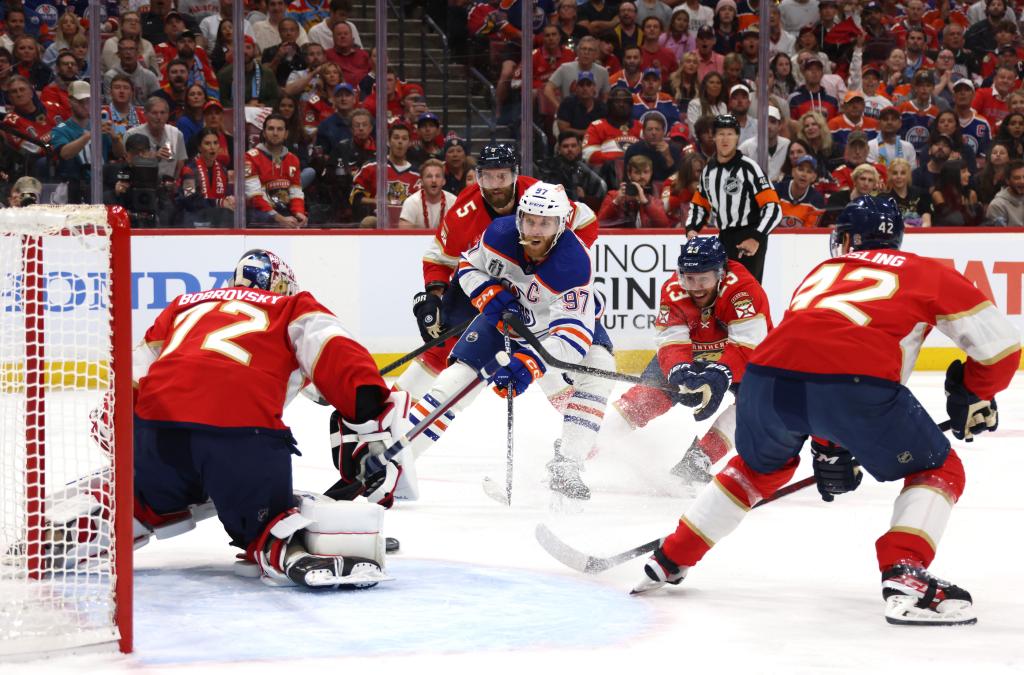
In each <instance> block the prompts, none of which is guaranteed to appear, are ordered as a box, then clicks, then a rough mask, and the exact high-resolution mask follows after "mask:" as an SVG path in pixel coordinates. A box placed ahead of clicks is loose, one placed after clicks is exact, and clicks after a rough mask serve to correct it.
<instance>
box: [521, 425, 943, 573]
mask: <svg viewBox="0 0 1024 675" xmlns="http://www.w3.org/2000/svg"><path fill="white" fill-rule="evenodd" d="M938 426H939V430H941V431H949V427H950V421H949V420H946V421H945V422H941V423H940V424H939V425H938ZM814 483H815V479H814V476H807V477H806V478H801V479H800V480H798V481H794V482H792V483H790V484H789V485H786V486H785V487H781V488H779V489H778V490H776V491H775V492H774V493H773V494H772V495H771V496H769V497H766V498H764V499H762V500H761V501H759V502H758V503H756V504H754V505H753V506H752V507H750V508H752V509H756V508H758V507H761V506H764V505H765V504H768V503H769V502H773V501H775V500H776V499H781V498H782V497H785V496H787V495H791V494H793V493H794V492H797V491H799V490H803V489H804V488H805V487H809V486H811V485H814ZM534 536H535V537H536V539H537V543H539V544H540V545H541V548H543V549H544V550H545V551H547V552H548V554H549V555H550V556H551V557H552V558H554V559H555V560H557V561H558V562H560V563H562V564H563V565H565V566H566V567H570V568H572V569H574V570H576V571H577V572H583V573H585V574H598V573H600V572H604V571H605V570H607V569H610V568H612V567H615V566H617V565H621V564H622V563H624V562H629V561H630V560H632V559H633V558H639V557H640V556H642V555H644V554H645V553H651V552H653V551H654V549H656V548H658V546H660V545H661V539H660V538H658V539H654V540H652V541H649V542H647V543H646V544H641V545H640V546H635V547H633V548H631V549H629V550H628V551H623V552H622V553H619V554H617V555H613V556H610V557H608V558H601V557H598V556H593V555H588V554H586V553H583V552H582V551H578V550H576V549H574V548H573V547H572V546H569V544H567V543H565V542H564V541H562V540H561V539H559V538H558V536H557V535H556V534H555V533H554V532H552V531H551V528H549V527H548V526H547V525H545V524H544V523H538V524H537V527H536V529H535V530H534Z"/></svg>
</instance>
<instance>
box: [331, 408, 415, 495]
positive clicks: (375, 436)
mask: <svg viewBox="0 0 1024 675" xmlns="http://www.w3.org/2000/svg"><path fill="white" fill-rule="evenodd" d="M409 405H410V398H409V394H408V393H406V392H404V391H393V392H391V395H390V396H388V398H387V400H386V401H385V402H384V409H383V410H382V411H381V413H380V414H379V415H377V416H376V417H375V418H373V419H370V420H367V421H365V422H350V421H349V420H346V419H344V418H342V417H341V416H340V415H339V414H338V412H337V411H335V412H334V414H333V415H332V416H331V445H332V448H334V449H335V451H334V465H335V466H336V467H337V468H338V470H339V471H340V472H341V478H342V479H343V480H344V481H346V482H349V483H351V484H353V485H358V484H362V485H363V486H365V489H363V490H361V491H355V492H354V493H353V495H352V498H353V499H354V498H355V497H356V496H358V495H359V494H365V496H366V499H367V500H369V501H371V502H374V503H376V504H380V505H381V506H383V507H384V508H386V509H387V508H391V505H392V504H394V500H395V487H396V485H397V484H398V478H399V476H401V474H402V467H401V465H399V464H398V463H397V462H395V461H394V460H391V461H389V462H388V463H387V464H386V465H385V467H384V469H383V470H382V471H377V472H376V473H373V474H371V475H366V473H367V472H366V460H367V459H368V458H370V457H372V456H379V455H382V454H384V451H386V450H387V449H388V448H389V447H391V446H392V445H394V443H395V441H396V440H397V439H398V437H400V436H401V433H400V432H399V431H397V430H396V424H402V423H403V422H404V420H405V418H406V417H407V416H408V415H409Z"/></svg>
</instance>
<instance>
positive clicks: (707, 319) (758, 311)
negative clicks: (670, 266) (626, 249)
mask: <svg viewBox="0 0 1024 675" xmlns="http://www.w3.org/2000/svg"><path fill="white" fill-rule="evenodd" d="M654 327H655V330H657V335H656V336H655V338H654V342H655V344H656V345H657V348H658V363H659V364H660V365H661V369H662V371H664V372H665V374H666V375H667V374H668V371H669V370H671V369H672V366H675V365H676V364H678V363H691V362H693V361H718V362H719V363H724V364H725V365H727V366H729V370H731V371H732V378H733V381H734V382H739V381H740V380H742V379H743V373H744V372H745V371H746V369H747V362H748V361H749V360H750V355H751V354H752V353H753V351H754V349H755V348H756V347H757V346H758V345H759V344H761V341H762V340H764V339H765V336H766V335H768V331H770V330H771V328H772V315H771V311H770V310H769V307H768V295H767V294H766V293H765V292H764V289H763V288H761V284H759V283H757V280H756V279H754V277H753V276H751V274H750V272H748V271H747V270H746V268H745V267H743V265H741V264H739V263H738V262H736V261H734V260H730V261H728V262H727V263H726V268H725V277H724V278H723V279H722V282H721V284H719V287H718V298H717V299H716V300H715V302H714V304H712V305H711V306H710V307H705V308H703V309H702V308H700V307H698V306H697V305H696V303H694V302H693V300H691V299H690V296H689V294H687V292H686V291H685V290H683V287H682V286H681V285H680V284H679V274H678V273H673V274H672V276H671V277H670V278H669V280H668V281H666V282H665V284H664V285H663V286H662V287H661V308H660V309H659V310H658V319H657V321H656V322H655V324H654Z"/></svg>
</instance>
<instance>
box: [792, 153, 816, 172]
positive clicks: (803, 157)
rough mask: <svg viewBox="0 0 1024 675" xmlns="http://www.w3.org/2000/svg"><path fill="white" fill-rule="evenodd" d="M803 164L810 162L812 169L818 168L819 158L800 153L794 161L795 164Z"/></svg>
mask: <svg viewBox="0 0 1024 675" xmlns="http://www.w3.org/2000/svg"><path fill="white" fill-rule="evenodd" d="M801 164H810V165H811V168H812V169H814V170H815V171H817V170H818V160H816V159H814V158H813V157H811V156H810V155H800V156H799V157H797V158H796V161H795V162H793V166H800V165H801Z"/></svg>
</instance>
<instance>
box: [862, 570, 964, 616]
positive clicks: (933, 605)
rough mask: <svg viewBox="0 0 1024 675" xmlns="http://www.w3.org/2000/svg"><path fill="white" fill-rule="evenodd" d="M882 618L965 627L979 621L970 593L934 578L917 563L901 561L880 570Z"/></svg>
mask: <svg viewBox="0 0 1024 675" xmlns="http://www.w3.org/2000/svg"><path fill="white" fill-rule="evenodd" d="M882 597H883V598H885V620H886V621H888V622H889V623H891V624H896V625H900V626H964V625H969V624H974V623H977V622H978V617H977V616H976V615H975V614H974V607H973V605H972V603H971V594H970V593H968V592H967V591H965V590H964V589H962V588H960V587H959V586H954V585H953V584H951V583H949V582H948V581H943V580H942V579H939V578H938V577H934V576H932V575H931V573H929V572H928V570H927V569H925V568H924V566H922V565H921V564H920V563H918V562H916V561H913V560H904V561H901V562H899V563H897V564H895V565H893V566H892V567H890V568H889V569H887V570H885V571H884V572H882Z"/></svg>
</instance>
